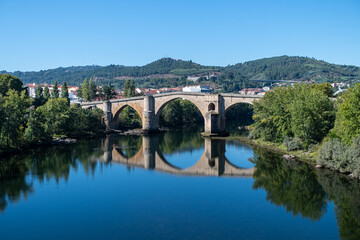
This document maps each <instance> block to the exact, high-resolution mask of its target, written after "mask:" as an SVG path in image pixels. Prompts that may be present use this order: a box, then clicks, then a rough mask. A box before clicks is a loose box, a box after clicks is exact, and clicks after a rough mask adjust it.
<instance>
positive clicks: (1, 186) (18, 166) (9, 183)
mask: <svg viewBox="0 0 360 240" xmlns="http://www.w3.org/2000/svg"><path fill="white" fill-rule="evenodd" d="M99 145H100V146H101V142H99V141H83V142H79V143H77V144H75V145H72V146H54V147H42V148H40V149H37V150H34V151H33V152H31V153H28V154H26V155H25V154H19V155H16V156H13V157H10V158H7V159H2V160H1V161H0V211H3V210H4V209H5V208H6V206H7V204H8V201H10V202H16V201H18V200H19V199H20V198H21V195H22V196H23V197H24V198H27V196H28V195H29V194H31V193H33V192H34V191H35V190H34V189H33V180H34V179H37V180H38V181H39V182H43V181H44V180H45V179H46V180H50V179H55V181H56V182H59V181H60V180H61V179H64V180H67V179H68V178H69V174H70V169H71V168H72V169H74V170H75V171H76V170H77V169H78V168H79V167H82V168H83V169H84V171H85V172H86V174H88V173H89V172H91V174H94V171H95V168H96V165H97V164H98V162H97V161H96V159H97V158H98V157H99V156H101V155H102V154H103V149H101V147H99Z"/></svg>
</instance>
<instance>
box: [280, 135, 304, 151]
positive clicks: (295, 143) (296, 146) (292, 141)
mask: <svg viewBox="0 0 360 240" xmlns="http://www.w3.org/2000/svg"><path fill="white" fill-rule="evenodd" d="M283 144H284V146H285V147H286V150H287V151H295V150H301V149H303V147H302V141H301V140H300V139H299V138H296V137H295V138H291V137H288V136H286V137H285V138H284V141H283Z"/></svg>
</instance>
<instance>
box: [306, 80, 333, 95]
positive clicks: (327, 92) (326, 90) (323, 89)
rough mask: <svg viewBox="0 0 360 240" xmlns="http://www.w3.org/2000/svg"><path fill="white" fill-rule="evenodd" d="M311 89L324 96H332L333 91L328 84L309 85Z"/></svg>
mask: <svg viewBox="0 0 360 240" xmlns="http://www.w3.org/2000/svg"><path fill="white" fill-rule="evenodd" d="M310 88H311V89H317V90H319V91H321V92H323V93H324V94H325V95H326V96H328V97H332V96H333V90H332V87H331V84H330V83H328V82H327V83H321V84H311V85H310Z"/></svg>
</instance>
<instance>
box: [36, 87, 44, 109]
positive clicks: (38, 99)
mask: <svg viewBox="0 0 360 240" xmlns="http://www.w3.org/2000/svg"><path fill="white" fill-rule="evenodd" d="M43 104H44V96H43V89H42V87H41V86H40V85H38V86H37V87H36V91H35V99H34V105H35V107H39V106H41V105H43Z"/></svg>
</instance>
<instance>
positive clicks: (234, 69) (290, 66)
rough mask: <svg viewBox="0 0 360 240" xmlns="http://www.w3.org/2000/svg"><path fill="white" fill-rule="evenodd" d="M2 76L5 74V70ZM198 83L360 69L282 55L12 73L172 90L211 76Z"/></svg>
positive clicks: (235, 83) (311, 76) (338, 77)
mask: <svg viewBox="0 0 360 240" xmlns="http://www.w3.org/2000/svg"><path fill="white" fill-rule="evenodd" d="M1 73H6V72H5V71H2V72H1ZM210 73H212V75H215V76H214V77H211V78H208V77H207V78H205V77H203V78H201V79H199V80H198V82H199V83H207V84H213V85H214V86H215V87H218V88H221V89H222V90H223V91H236V90H237V89H240V88H242V87H253V86H258V85H259V83H256V82H253V81H252V80H259V79H261V80H297V81H316V82H348V83H354V82H357V81H360V68H359V67H356V66H349V65H336V64H330V63H327V62H325V61H320V60H316V59H313V58H308V57H289V56H279V57H271V58H264V59H259V60H254V61H248V62H244V63H238V64H235V65H229V66H226V67H219V66H204V65H201V64H198V63H194V62H192V61H183V60H178V59H171V58H162V59H159V60H157V61H154V62H152V63H149V64H147V65H144V66H122V65H109V66H105V67H102V66H95V65H94V66H79V67H60V68H56V69H49V70H42V71H38V72H19V71H16V72H13V73H10V74H13V75H15V76H18V77H19V78H20V79H21V80H22V81H23V82H24V83H33V82H35V83H45V82H46V83H53V82H54V81H58V82H59V83H62V82H63V81H66V82H67V83H68V84H70V85H79V84H81V83H82V81H83V80H84V78H90V77H94V79H95V80H96V81H97V82H98V83H99V82H101V83H103V84H107V83H112V84H114V85H116V86H117V87H122V86H123V83H124V79H128V78H129V79H135V81H136V84H137V86H143V87H170V86H180V85H184V84H188V83H189V82H187V81H186V78H187V76H191V75H197V76H208V75H210ZM214 73H215V74H214Z"/></svg>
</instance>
